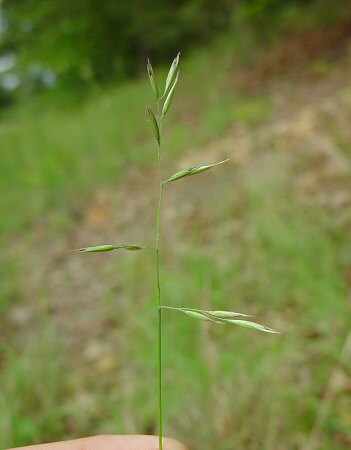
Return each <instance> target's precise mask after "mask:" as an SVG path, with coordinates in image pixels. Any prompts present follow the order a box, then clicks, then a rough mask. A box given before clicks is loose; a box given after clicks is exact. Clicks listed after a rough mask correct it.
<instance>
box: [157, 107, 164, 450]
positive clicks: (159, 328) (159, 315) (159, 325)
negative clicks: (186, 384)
mask: <svg viewBox="0 0 351 450" xmlns="http://www.w3.org/2000/svg"><path fill="white" fill-rule="evenodd" d="M157 109H158V111H159V110H160V107H159V101H158V102H157ZM161 121H162V118H161V120H160V122H161ZM161 130H162V123H160V131H161ZM157 157H158V169H159V182H160V195H159V200H158V208H157V225H156V284H157V372H158V418H159V450H162V436H163V415H162V309H161V286H160V225H161V206H162V198H163V183H162V170H161V169H162V168H161V144H159V145H158V152H157Z"/></svg>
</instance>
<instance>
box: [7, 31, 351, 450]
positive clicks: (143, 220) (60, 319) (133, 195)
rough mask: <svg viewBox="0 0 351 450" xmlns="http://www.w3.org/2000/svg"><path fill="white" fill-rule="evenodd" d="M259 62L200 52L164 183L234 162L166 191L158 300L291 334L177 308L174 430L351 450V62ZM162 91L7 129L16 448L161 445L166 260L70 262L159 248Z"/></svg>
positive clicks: (143, 89)
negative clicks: (144, 436)
mask: <svg viewBox="0 0 351 450" xmlns="http://www.w3.org/2000/svg"><path fill="white" fill-rule="evenodd" d="M287 48H289V47H287ZM283 50H284V48H283ZM322 50H323V49H322ZM272 55H273V56H274V50H273V53H272ZM268 56H269V55H268ZM256 58H258V59H259V61H260V64H257V65H252V66H250V68H249V69H248V68H244V67H238V66H237V63H238V60H237V57H236V56H233V51H232V47H231V42H230V39H229V38H228V37H227V38H223V39H222V40H220V41H219V42H218V43H217V44H216V45H214V46H213V47H212V48H210V49H208V50H207V49H203V50H202V51H198V52H197V53H196V54H194V55H190V56H187V55H185V58H184V62H183V63H182V76H181V81H180V83H179V88H178V91H177V95H176V97H175V99H174V108H173V111H172V112H171V113H170V114H169V119H168V121H169V125H168V124H167V128H168V130H169V131H168V132H167V135H166V143H165V149H164V153H165V155H164V172H165V174H172V173H174V172H175V171H176V170H177V169H182V168H186V167H189V166H192V165H196V164H197V163H203V162H213V161H217V160H219V159H221V158H224V157H230V158H231V161H230V163H229V164H227V165H226V166H225V167H224V166H223V167H220V168H218V169H216V170H213V171H211V172H208V173H206V174H203V175H202V176H199V177H193V178H189V179H185V180H182V181H179V182H178V183H174V184H173V185H171V186H167V191H166V195H165V207H164V211H163V213H164V220H163V224H162V239H163V245H162V267H163V268H162V287H163V296H164V300H165V303H167V304H169V305H174V306H189V307H194V308H196V307H201V308H206V309H210V308H213V309H228V310H237V311H243V312H247V313H251V314H255V315H256V316H257V317H258V319H259V320H258V321H260V322H263V323H265V324H267V325H270V326H272V327H273V328H276V329H279V330H282V331H283V332H284V333H283V334H282V335H281V336H269V335H268V336H267V335H262V334H259V333H255V332H251V331H248V330H242V329H236V328H230V327H217V326H211V325H209V324H208V323H198V322H195V321H193V320H192V319H191V318H188V317H186V316H184V317H183V316H178V315H177V314H176V313H172V312H167V316H166V320H165V322H164V334H165V343H164V370H165V433H166V434H168V435H171V436H174V437H177V438H178V439H180V440H183V441H184V442H186V443H187V444H188V445H189V447H190V448H191V449H201V450H213V449H219V448H220V449H221V450H232V449H234V448H235V450H244V449H245V450H262V449H264V450H272V449H274V450H293V449H301V450H314V449H316V450H317V449H318V450H331V449H333V450H346V449H348V448H350V445H351V432H350V429H351V415H350V411H351V396H350V385H351V378H350V375H351V366H350V353H351V348H350V347H351V346H350V337H349V334H348V333H349V330H350V306H351V304H350V283H351V256H350V255H351V252H350V250H351V246H350V244H351V237H350V225H351V194H350V192H351V191H350V188H351V181H350V165H351V162H350V156H351V151H350V139H351V132H350V127H349V123H350V118H351V84H350V79H349V76H348V74H349V71H350V66H351V60H350V56H349V53H347V52H343V53H342V55H341V56H340V57H338V60H336V61H335V60H331V59H330V58H329V57H328V58H324V57H323V53H321V55H318V56H315V57H312V58H310V59H308V60H307V61H306V62H305V64H304V66H303V67H302V68H301V67H300V68H298V69H296V70H295V71H292V70H289V68H287V70H286V73H283V74H280V76H279V77H277V76H272V75H271V74H270V75H269V77H268V78H267V76H266V75H264V74H266V72H265V71H264V70H263V69H264V68H265V64H268V65H269V67H271V61H272V59H269V58H268V59H267V61H268V62H266V63H265V57H263V56H261V57H259V56H256ZM273 70H274V69H273ZM291 72H293V73H291ZM252 80H253V81H252ZM148 92H149V87H148V85H147V81H146V77H145V80H140V81H134V82H130V83H128V84H126V85H123V86H121V87H119V88H116V89H114V90H110V91H108V92H103V93H101V92H100V93H99V92H97V93H96V94H95V95H94V96H92V97H91V98H90V99H89V100H88V101H87V102H86V103H85V104H84V105H82V106H81V107H80V108H79V109H78V110H74V111H70V112H68V111H56V112H55V111H48V112H46V113H44V112H42V111H38V110H37V109H36V107H35V105H34V106H33V107H32V108H31V109H29V108H28V110H27V111H26V112H23V113H22V114H20V113H19V112H17V114H18V116H17V117H15V116H14V117H12V118H8V119H6V120H3V122H2V123H0V141H1V149H0V167H1V176H0V192H1V196H0V214H1V238H0V239H1V246H2V252H1V254H0V263H1V265H0V308H1V315H0V325H1V330H2V332H1V341H0V342H1V344H0V345H1V346H0V364H1V374H0V387H1V391H0V403H1V408H0V447H1V448H8V447H11V446H19V445H25V444H30V443H35V442H44V441H50V440H55V439H64V438H71V437H80V436H83V435H92V434H98V433H156V432H157V428H156V416H157V415H156V410H157V399H156V367H155V345H156V341H155V337H156V336H155V319H156V318H155V314H154V301H155V300H154V296H155V286H154V284H155V283H154V270H153V262H154V261H153V255H152V254H150V253H148V252H144V253H142V252H140V253H136V254H125V253H118V254H107V256H106V255H81V254H74V253H69V252H68V251H69V250H70V249H73V248H78V247H82V246H85V245H90V244H91V245H94V244H100V243H107V242H137V243H141V244H146V245H152V244H153V239H154V226H155V214H156V207H157V206H156V202H157V171H156V164H155V156H156V154H155V148H154V146H153V141H152V136H151V133H150V130H149V123H147V120H146V110H145V107H144V105H146V104H147V102H148V97H147V95H148ZM316 419H317V420H316ZM219 442H220V446H219V444H218V443H219Z"/></svg>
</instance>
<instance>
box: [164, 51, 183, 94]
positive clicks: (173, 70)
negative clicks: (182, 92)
mask: <svg viewBox="0 0 351 450" xmlns="http://www.w3.org/2000/svg"><path fill="white" fill-rule="evenodd" d="M179 57H180V52H179V53H178V55H177V56H176V57H175V58H174V60H173V61H172V64H171V67H170V69H169V71H168V75H167V78H166V86H165V90H164V93H163V96H165V95H166V93H167V91H168V88H169V86H170V85H171V84H172V82H173V80H174V77H175V74H176V72H177V69H178V66H179Z"/></svg>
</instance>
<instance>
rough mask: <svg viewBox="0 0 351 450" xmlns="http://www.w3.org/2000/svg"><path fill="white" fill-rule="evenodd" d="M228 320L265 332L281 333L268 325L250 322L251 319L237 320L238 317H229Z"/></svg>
mask: <svg viewBox="0 0 351 450" xmlns="http://www.w3.org/2000/svg"><path fill="white" fill-rule="evenodd" d="M226 322H228V323H232V324H234V325H239V326H241V327H245V328H251V329H254V330H258V331H263V332H265V333H271V334H280V332H279V331H275V330H273V329H272V328H269V327H266V326H265V325H261V324H260V323H256V322H250V321H249V320H236V319H227V320H226Z"/></svg>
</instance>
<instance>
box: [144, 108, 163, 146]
mask: <svg viewBox="0 0 351 450" xmlns="http://www.w3.org/2000/svg"><path fill="white" fill-rule="evenodd" d="M147 111H148V113H149V117H150V119H151V123H152V128H153V130H154V135H155V138H156V140H157V142H158V145H160V143H161V133H160V127H159V126H158V122H157V119H156V116H155V114H154V112H153V111H152V109H151V108H150V106H148V107H147Z"/></svg>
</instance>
